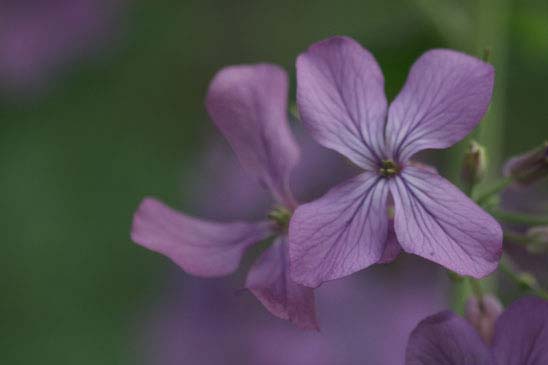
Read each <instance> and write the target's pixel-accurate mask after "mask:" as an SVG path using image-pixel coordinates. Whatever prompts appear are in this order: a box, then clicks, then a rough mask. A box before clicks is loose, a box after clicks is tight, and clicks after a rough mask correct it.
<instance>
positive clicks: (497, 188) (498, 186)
mask: <svg viewBox="0 0 548 365" xmlns="http://www.w3.org/2000/svg"><path fill="white" fill-rule="evenodd" d="M513 181H514V179H513V178H512V177H505V178H503V179H501V180H499V181H497V182H496V183H495V184H494V185H493V186H491V187H490V188H488V189H487V190H486V191H484V192H483V193H481V195H480V196H478V197H477V198H476V199H475V200H476V203H478V205H482V204H485V203H486V202H487V201H488V200H489V198H491V197H492V196H493V195H495V194H498V193H500V192H501V191H502V190H504V189H505V188H506V187H508V185H510V184H511V183H512V182H513Z"/></svg>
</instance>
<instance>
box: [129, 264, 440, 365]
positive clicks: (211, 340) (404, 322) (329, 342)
mask: <svg viewBox="0 0 548 365" xmlns="http://www.w3.org/2000/svg"><path fill="white" fill-rule="evenodd" d="M241 274H243V273H238V274H237V275H235V276H234V277H227V278H222V279H216V280H206V279H201V278H194V277H187V276H183V275H181V273H179V272H177V273H173V275H171V279H172V280H170V283H169V285H168V286H167V288H166V290H165V291H164V295H162V296H161V297H160V301H159V302H158V303H155V304H154V306H153V308H152V311H151V312H150V314H149V316H148V318H147V319H146V320H145V322H144V327H143V329H142V335H141V338H140V340H139V343H138V349H139V351H140V352H139V358H142V359H143V364H151V365H152V364H153V365H181V364H192V365H193V364H200V365H218V364H223V365H233V364H237V365H247V364H249V365H257V364H260V365H266V364H272V365H279V364H284V365H320V364H325V365H333V364H344V365H351V364H364V363H367V364H382V365H401V363H402V359H403V358H404V356H405V347H406V344H407V341H408V338H409V334H410V333H411V331H412V330H413V329H414V327H415V326H416V324H417V323H418V321H420V320H421V319H422V318H424V317H426V316H428V315H430V314H431V313H436V312H438V311H440V310H442V309H443V308H445V307H446V306H447V301H446V297H447V295H446V294H447V292H446V290H445V289H447V288H446V287H445V285H446V284H447V280H446V277H445V275H444V274H443V273H442V272H441V271H440V270H438V269H437V268H436V267H434V265H424V264H423V263H421V262H419V260H417V259H416V258H412V257H407V258H406V259H405V260H401V261H400V262H398V264H397V265H395V266H391V267H383V266H378V267H376V268H374V269H373V270H371V271H369V272H367V273H365V272H364V273H360V274H358V275H353V276H351V277H348V278H345V279H343V280H337V281H332V282H330V283H327V284H326V285H324V286H322V287H321V288H319V289H318V290H317V291H316V295H317V307H318V312H319V316H320V317H321V318H322V331H321V332H312V331H302V330H299V329H297V328H295V327H294V326H291V325H289V324H288V323H285V322H283V321H279V320H277V319H276V318H274V317H272V316H265V315H264V313H263V312H264V311H263V309H262V308H260V307H259V306H257V305H256V303H255V302H254V301H253V300H252V298H251V297H249V296H238V295H234V289H233V288H234V286H235V285H237V281H238V279H239V278H238V276H241ZM140 321H142V318H141V319H140ZM364 359H367V361H365V362H364Z"/></svg>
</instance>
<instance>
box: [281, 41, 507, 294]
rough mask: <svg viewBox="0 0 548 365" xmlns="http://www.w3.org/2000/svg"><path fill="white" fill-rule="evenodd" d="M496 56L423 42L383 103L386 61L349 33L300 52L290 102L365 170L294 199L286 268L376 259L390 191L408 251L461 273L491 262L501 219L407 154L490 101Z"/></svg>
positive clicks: (308, 280) (319, 135)
mask: <svg viewBox="0 0 548 365" xmlns="http://www.w3.org/2000/svg"><path fill="white" fill-rule="evenodd" d="M493 79H494V70H493V68H492V67H491V66H490V65H489V64H487V63H485V62H482V61H480V60H478V59H475V58H473V57H470V56H467V55H465V54H462V53H458V52H455V51H450V50H433V51H429V52H427V53H425V54H424V55H423V56H422V57H420V58H419V59H418V60H417V62H416V63H415V64H414V65H413V67H412V69H411V72H410V74H409V78H408V80H407V83H406V84H405V86H404V87H403V89H402V91H401V92H400V94H399V95H398V96H397V98H396V99H395V100H394V102H393V103H392V104H391V105H390V108H388V107H387V101H386V97H385V95H384V90H383V89H384V81H383V76H382V73H381V70H380V68H379V66H378V65H377V63H376V61H375V59H374V58H373V56H372V55H371V54H370V53H369V52H368V51H367V50H365V49H363V48H362V47H361V46H360V45H359V44H358V43H357V42H356V41H354V40H352V39H350V38H346V37H334V38H330V39H327V40H325V41H322V42H319V43H317V44H314V45H313V46H311V47H310V48H309V49H308V51H306V52H305V53H303V54H301V55H300V56H299V58H298V60H297V103H298V106H299V111H300V114H301V117H302V119H303V122H304V124H305V126H306V127H307V128H308V130H309V131H310V132H311V134H312V135H313V137H314V138H315V139H316V140H317V141H318V142H319V143H320V144H322V145H324V146H325V147H328V148H331V149H333V150H336V151H338V152H339V153H341V154H343V155H344V156H346V157H348V158H349V159H350V160H352V161H353V162H354V163H355V164H356V165H358V166H359V167H361V168H362V169H363V170H365V171H364V172H362V174H360V175H358V176H356V177H354V178H352V179H350V180H348V181H346V182H345V183H343V184H340V185H338V186H336V187H335V188H333V189H332V190H330V191H329V192H328V193H327V194H326V195H325V196H323V197H322V198H320V199H318V200H316V201H314V202H312V203H308V204H304V205H301V206H300V207H299V208H298V209H297V210H296V211H295V214H294V216H293V218H292V220H291V223H290V228H289V239H290V244H289V255H290V260H291V270H292V277H293V279H294V280H295V281H297V282H298V283H301V284H304V285H306V286H310V287H316V286H318V285H320V284H321V283H322V282H325V281H328V280H332V279H336V278H341V277H344V276H346V275H349V274H351V273H353V272H356V271H358V270H361V269H364V268H366V267H368V266H370V265H372V264H375V263H377V262H379V260H380V259H381V256H382V255H383V252H384V251H385V248H386V241H387V237H388V231H389V217H388V214H387V204H386V202H387V198H388V196H389V194H391V195H392V197H393V199H394V203H395V217H394V226H395V233H396V236H397V240H398V242H399V244H400V245H401V247H402V248H403V250H404V251H406V252H409V253H413V254H416V255H419V256H422V257H424V258H427V259H429V260H431V261H434V262H436V263H439V264H441V265H443V266H445V267H447V268H448V269H450V270H453V271H455V272H457V273H459V274H461V275H469V276H473V277H477V278H481V277H483V276H485V275H487V274H489V273H491V272H492V271H493V270H495V268H496V267H497V264H498V260H499V258H500V254H501V244H502V230H501V228H500V226H499V224H498V223H497V222H496V221H495V220H494V219H493V218H492V217H491V216H490V215H488V214H487V213H486V212H485V211H483V210H482V209H481V208H480V207H478V206H477V205H476V204H475V203H474V202H473V201H472V200H470V199H469V198H468V197H467V196H466V195H464V194H463V193H462V192H461V191H460V190H459V189H457V188H456V187H455V186H453V185H452V184H451V183H449V182H448V181H447V180H445V179H444V178H442V177H441V176H439V175H438V174H436V173H432V172H431V171H429V170H426V169H421V168H419V167H416V166H412V165H411V164H410V163H409V159H410V158H411V157H412V156H413V155H414V154H415V153H417V152H419V151H421V150H424V149H427V148H446V147H449V146H451V145H453V144H454V143H455V142H457V141H459V140H461V139H462V138H463V137H465V136H466V135H467V134H468V133H469V132H470V131H471V130H472V129H473V128H474V127H475V126H476V125H477V123H478V122H479V121H480V119H481V118H482V116H483V114H484V113H485V111H486V110H487V107H488V105H489V101H490V99H491V93H492V89H493Z"/></svg>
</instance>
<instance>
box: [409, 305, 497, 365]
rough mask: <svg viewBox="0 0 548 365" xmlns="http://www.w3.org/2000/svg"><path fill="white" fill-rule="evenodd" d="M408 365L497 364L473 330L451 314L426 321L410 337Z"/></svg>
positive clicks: (447, 312)
mask: <svg viewBox="0 0 548 365" xmlns="http://www.w3.org/2000/svg"><path fill="white" fill-rule="evenodd" d="M405 364H406V365H433V364H436V365H457V364H458V365H494V364H495V362H494V361H493V357H492V355H491V353H490V351H489V349H488V348H487V346H486V345H485V344H484V343H483V341H482V340H481V338H480V336H479V335H478V333H477V332H476V331H475V330H474V328H473V327H472V326H471V325H470V324H469V323H468V322H466V320H464V319H463V318H461V317H459V316H457V315H455V314H453V313H452V312H450V311H445V312H441V313H438V314H435V315H433V316H430V317H428V318H426V319H424V320H423V321H422V322H420V323H419V325H418V326H417V328H415V330H413V332H412V333H411V335H410V336H409V342H408V344H407V351H406V354H405Z"/></svg>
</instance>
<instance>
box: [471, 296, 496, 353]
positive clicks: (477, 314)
mask: <svg viewBox="0 0 548 365" xmlns="http://www.w3.org/2000/svg"><path fill="white" fill-rule="evenodd" d="M502 311H503V308H502V304H500V302H499V300H498V299H497V298H496V297H494V296H492V295H485V296H483V298H482V299H481V300H479V299H478V298H476V297H470V298H469V299H468V301H467V302H466V306H465V308H464V317H465V318H466V319H467V320H468V322H470V323H471V324H472V326H474V328H475V329H476V331H478V333H479V334H480V336H481V338H482V339H483V341H484V342H485V343H486V344H491V340H492V339H493V335H494V334H495V322H496V321H497V318H498V316H499V315H500V314H501V313H502Z"/></svg>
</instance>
